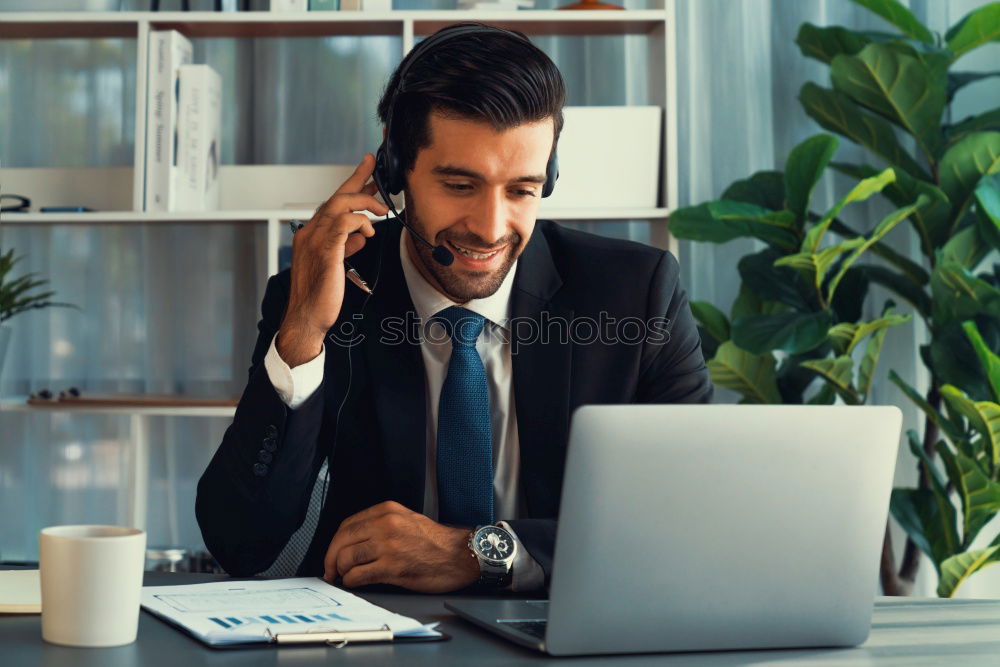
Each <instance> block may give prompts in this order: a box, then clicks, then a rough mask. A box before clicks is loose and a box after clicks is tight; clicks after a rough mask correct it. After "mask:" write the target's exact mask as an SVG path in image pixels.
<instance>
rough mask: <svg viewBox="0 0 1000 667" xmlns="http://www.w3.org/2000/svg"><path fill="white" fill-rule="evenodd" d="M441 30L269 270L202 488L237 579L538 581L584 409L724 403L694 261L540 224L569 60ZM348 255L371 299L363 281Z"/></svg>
mask: <svg viewBox="0 0 1000 667" xmlns="http://www.w3.org/2000/svg"><path fill="white" fill-rule="evenodd" d="M426 42H427V43H426V44H422V45H421V46H419V47H418V48H416V49H414V51H413V52H411V53H410V54H409V55H408V56H407V57H406V58H405V59H404V60H403V62H402V63H401V64H400V67H399V69H397V71H396V72H395V73H394V75H393V77H392V78H391V79H390V81H389V84H388V86H387V89H386V93H385V95H384V96H383V98H382V100H381V102H380V104H379V115H380V119H381V120H382V122H383V123H384V124H385V126H386V130H385V135H384V143H383V145H382V147H381V148H380V150H379V155H378V159H377V160H376V157H375V156H372V155H371V154H368V155H366V156H365V157H364V159H363V160H362V162H361V164H359V165H358V168H357V170H356V171H355V172H354V174H353V175H352V176H351V177H350V178H349V179H348V180H347V181H346V182H345V183H344V184H343V185H341V187H340V188H339V189H338V190H337V191H336V192H335V193H334V194H333V196H331V197H330V199H328V200H327V201H326V202H325V203H324V204H323V205H321V206H320V207H319V208H318V209H317V211H316V214H315V215H314V216H313V218H312V219H311V220H310V221H309V222H308V223H307V224H306V225H305V227H304V228H303V229H302V230H301V231H300V232H298V233H297V234H296V235H295V236H294V239H293V249H292V253H293V255H292V256H293V260H292V266H291V269H290V270H286V271H283V272H281V273H279V274H277V275H275V276H272V277H271V278H270V280H269V281H268V284H267V289H266V292H265V295H264V299H263V303H262V307H261V320H260V322H259V324H258V329H259V337H258V339H257V344H256V347H255V349H254V352H253V357H252V363H251V367H250V377H249V382H248V384H247V387H246V389H245V390H244V393H243V396H242V398H241V400H240V403H239V406H238V407H237V410H236V416H235V419H234V420H233V423H232V425H231V426H230V427H229V428H228V430H227V431H226V434H225V437H224V439H223V442H222V444H221V445H220V446H219V448H218V451H217V452H216V454H215V456H214V458H213V459H212V461H211V463H210V464H209V466H208V468H207V470H206V471H205V473H204V475H203V476H202V478H201V481H200V482H199V485H198V498H197V506H196V512H197V516H198V521H199V524H200V526H201V529H202V534H203V536H204V538H205V543H206V545H207V546H208V547H209V549H210V550H211V552H212V554H213V555H214V556H215V557H216V558H217V560H218V561H219V563H220V564H221V565H222V566H223V567H224V568H225V569H226V570H227V571H228V572H230V573H232V574H234V575H251V574H257V573H261V572H263V573H265V574H272V575H279V574H288V575H291V574H295V573H298V574H300V575H317V576H319V575H322V576H324V578H326V579H327V580H328V581H331V582H333V581H334V580H338V579H341V580H342V582H343V584H344V585H346V586H358V585H364V584H374V583H385V584H395V585H399V586H403V587H406V588H410V589H413V590H418V591H425V592H446V591H453V590H457V589H461V588H465V587H467V586H469V585H472V584H474V583H476V582H477V581H479V582H480V583H481V584H483V585H493V586H497V587H501V588H506V587H512V588H513V589H514V590H519V591H520V590H530V589H535V588H539V587H541V586H543V585H544V584H545V582H547V580H548V577H549V575H550V574H551V563H552V555H553V548H554V542H555V532H556V521H557V516H558V511H559V502H560V492H561V486H562V475H563V465H564V461H565V455H566V445H567V437H568V428H569V422H570V415H571V413H572V411H573V410H574V409H575V408H576V407H578V406H580V405H584V404H592V403H685V402H688V403H698V402H708V401H709V400H710V399H711V395H712V385H711V382H710V381H709V379H708V373H707V370H706V368H705V364H704V360H703V357H702V353H701V347H700V341H699V338H698V334H697V330H696V327H695V324H694V321H693V319H692V317H691V314H690V310H689V307H688V303H687V298H686V296H685V294H684V291H683V290H682V289H681V287H680V285H679V283H678V267H677V262H676V260H675V259H674V258H673V257H672V256H671V255H670V254H669V253H666V252H662V251H660V250H657V249H654V248H651V247H649V246H644V245H640V244H637V243H631V242H626V241H617V240H610V239H605V238H602V237H598V236H593V235H589V234H585V233H582V232H576V231H571V230H569V229H566V228H564V227H561V226H559V225H557V224H555V223H553V222H551V221H545V220H537V221H536V213H537V210H538V204H539V200H540V198H541V197H542V196H544V195H547V194H548V193H549V192H551V189H552V187H553V185H554V181H555V176H556V173H557V172H556V167H555V164H556V162H555V149H556V144H557V141H558V137H559V132H560V130H561V127H562V111H561V109H562V106H563V103H564V99H565V91H564V86H563V81H562V78H561V76H560V74H559V72H558V70H557V69H556V67H555V65H554V64H553V63H552V62H551V60H549V58H548V57H547V56H545V54H544V53H542V52H541V51H540V50H539V49H537V48H536V47H534V46H533V45H532V44H531V43H530V42H529V41H528V40H527V39H526V38H524V37H523V35H520V34H519V33H512V32H509V31H505V30H499V29H488V28H486V27H484V26H471V27H470V26H468V25H466V26H464V27H462V26H459V27H455V26H452V27H450V28H446V29H444V30H442V31H441V32H439V33H437V34H436V35H435V36H432V37H431V38H428V40H426ZM595 159H599V156H595ZM607 168H609V169H612V168H615V165H607ZM373 173H374V176H375V181H376V182H375V183H369V182H368V180H369V177H371V176H372V175H373ZM379 186H381V190H383V191H385V190H389V191H390V192H392V193H395V192H396V191H397V190H398V189H403V190H404V191H405V196H406V210H405V218H404V220H405V222H406V223H407V226H408V228H407V229H403V228H402V226H401V225H400V224H399V223H398V222H396V221H395V220H389V219H387V220H385V221H382V222H378V223H375V224H372V223H371V222H370V220H369V218H368V216H367V215H366V214H364V213H359V211H369V212H371V213H374V214H376V215H379V216H381V215H386V214H387V213H388V211H389V208H388V207H387V206H386V205H385V204H384V203H383V201H379V200H378V199H376V198H375V197H374V194H375V193H376V191H377V190H378V189H380V188H379ZM422 239H426V241H425V240H422ZM449 255H450V256H451V260H452V261H450V262H449V261H448V260H449V257H448V256H449ZM346 257H350V262H351V264H352V265H353V266H354V267H355V268H356V269H357V271H358V272H359V273H360V275H361V276H364V277H365V278H366V279H368V280H369V282H370V283H371V284H372V287H373V288H374V293H373V294H370V295H369V294H367V293H365V292H364V291H362V289H358V288H356V287H354V286H353V285H347V278H346V274H345V270H344V260H345V258H346ZM637 509H638V508H637ZM623 519H626V520H627V519H629V518H628V517H623ZM494 522H497V523H498V525H499V526H500V527H501V529H502V530H501V533H500V534H501V535H503V536H509V537H510V538H511V539H512V540H513V542H514V543H516V545H517V547H518V548H517V549H516V550H515V551H513V552H512V553H513V554H514V555H513V557H512V560H511V561H510V562H508V563H507V565H506V570H505V571H504V572H501V573H500V574H499V575H496V576H492V575H490V574H489V573H488V572H487V570H486V569H485V568H486V566H485V565H484V564H483V560H482V559H481V558H478V557H477V552H475V551H474V550H472V549H471V546H472V542H471V539H470V535H471V533H472V531H473V530H474V529H476V528H477V526H478V525H487V524H493V523H494ZM503 531H506V532H503ZM477 534H478V533H477ZM502 544H504V545H505V542H503V543H502ZM508 575H509V576H508Z"/></svg>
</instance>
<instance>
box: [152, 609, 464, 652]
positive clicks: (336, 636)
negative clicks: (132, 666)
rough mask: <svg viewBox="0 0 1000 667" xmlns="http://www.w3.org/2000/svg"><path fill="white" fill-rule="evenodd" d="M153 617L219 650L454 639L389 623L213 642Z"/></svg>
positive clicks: (409, 642) (204, 644) (407, 642)
mask: <svg viewBox="0 0 1000 667" xmlns="http://www.w3.org/2000/svg"><path fill="white" fill-rule="evenodd" d="M144 611H145V612H146V613H148V614H149V615H150V616H152V617H153V618H156V619H159V620H161V621H163V622H164V623H166V624H167V625H169V626H170V627H172V628H176V629H177V630H180V631H181V632H183V633H184V634H185V635H187V636H188V637H190V638H191V639H194V640H197V641H198V643H199V644H201V645H203V646H207V647H208V648H210V649H214V650H217V651H228V650H232V649H267V648H279V647H280V648H290V647H296V646H300V647H301V646H311V647H313V648H315V647H316V646H317V645H318V644H326V645H327V646H330V647H332V648H344V647H346V646H349V645H351V644H419V643H425V642H444V641H450V640H451V635H450V634H448V633H447V632H444V631H443V630H438V633H440V634H439V636H437V637H406V636H402V637H397V636H394V635H393V634H392V630H390V629H389V628H388V626H382V628H380V629H378V630H355V631H351V632H278V633H271V641H264V642H240V643H234V644H212V643H210V642H207V641H205V640H204V639H202V638H201V637H199V636H198V635H197V634H196V633H194V632H191V630H189V629H188V628H186V627H184V626H183V625H181V624H180V623H176V622H174V621H172V620H170V619H169V618H166V617H165V616H160V615H159V614H156V613H154V612H151V611H149V610H148V609H144Z"/></svg>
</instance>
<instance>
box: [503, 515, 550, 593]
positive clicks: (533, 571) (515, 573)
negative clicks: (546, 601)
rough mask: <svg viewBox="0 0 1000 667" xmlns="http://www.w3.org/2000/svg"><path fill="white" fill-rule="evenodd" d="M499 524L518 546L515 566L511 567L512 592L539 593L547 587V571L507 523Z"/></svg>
mask: <svg viewBox="0 0 1000 667" xmlns="http://www.w3.org/2000/svg"><path fill="white" fill-rule="evenodd" d="M497 524H498V525H499V526H500V527H501V528H503V529H504V530H506V531H507V532H508V533H510V534H511V535H513V536H514V543H515V544H517V554H516V555H515V556H514V564H513V566H511V572H510V574H511V576H510V590H512V591H514V592H515V593H525V592H528V591H537V590H539V589H540V588H542V587H543V586H544V585H545V570H543V569H542V566H541V565H539V564H538V561H536V560H535V559H534V558H532V556H531V554H530V553H528V550H527V549H525V548H524V545H523V544H521V540H519V539H518V538H517V533H515V532H514V529H513V528H511V527H510V524H509V523H507V522H506V521H498V522H497Z"/></svg>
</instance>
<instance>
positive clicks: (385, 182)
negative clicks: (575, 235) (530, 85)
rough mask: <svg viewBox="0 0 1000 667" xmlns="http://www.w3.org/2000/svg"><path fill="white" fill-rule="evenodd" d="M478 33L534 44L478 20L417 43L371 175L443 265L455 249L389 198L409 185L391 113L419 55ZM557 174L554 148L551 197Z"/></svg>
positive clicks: (548, 175) (548, 170)
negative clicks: (417, 225)
mask: <svg viewBox="0 0 1000 667" xmlns="http://www.w3.org/2000/svg"><path fill="white" fill-rule="evenodd" d="M475 33H494V34H495V33H502V34H505V35H510V36H512V37H516V38H517V39H519V40H521V41H523V42H527V43H529V44H531V42H530V41H529V40H528V39H527V38H526V37H524V36H523V35H519V34H517V33H516V32H513V31H510V30H506V29H504V28H497V27H494V26H488V25H484V24H478V23H463V24H459V25H456V26H451V27H448V28H444V29H443V30H439V31H438V32H436V33H434V34H433V35H431V36H430V37H428V38H427V39H425V40H424V41H422V42H420V44H418V45H417V46H415V47H414V49H413V51H412V53H411V54H410V56H409V58H408V59H407V60H406V62H405V63H403V64H402V65H401V66H400V70H399V77H398V78H397V79H396V87H395V88H394V89H393V91H392V92H391V93H390V95H391V96H390V98H389V112H388V116H387V118H386V123H385V128H386V132H385V138H384V139H383V140H382V144H381V145H380V146H379V147H378V152H377V153H376V154H375V171H374V173H373V174H372V179H373V180H374V181H375V187H376V188H377V189H378V192H379V194H380V195H381V196H382V200H383V201H385V203H386V204H387V205H388V206H389V209H390V210H391V211H392V214H393V216H395V218H396V219H397V220H399V222H400V223H401V224H402V225H403V226H404V227H406V228H407V229H408V230H409V231H410V233H411V234H412V235H413V237H414V238H416V239H417V240H419V241H420V242H421V243H423V244H424V245H426V246H427V247H428V248H433V252H432V253H431V255H432V256H433V257H434V260H435V261H437V263H438V264H441V265H442V266H450V265H451V263H452V262H454V261H455V256H454V255H453V254H452V252H451V251H450V250H448V248H446V247H444V246H443V245H437V246H436V245H434V244H433V243H431V242H430V241H428V240H427V239H425V238H424V237H423V236H421V235H420V234H419V233H418V232H417V231H416V230H414V229H413V227H411V226H410V225H409V224H408V223H407V222H406V220H405V219H404V218H402V217H400V215H399V213H398V212H396V207H395V206H394V205H393V203H392V200H391V199H390V198H389V194H393V195H395V194H399V193H400V191H402V189H403V188H404V187H405V186H406V174H405V170H404V168H403V164H402V162H401V161H400V159H399V155H398V154H397V153H396V151H395V150H394V149H393V146H392V116H393V111H394V109H395V107H396V99H397V98H398V97H399V95H400V94H401V93H403V92H405V90H406V87H405V83H406V74H407V72H409V70H410V68H411V67H412V66H413V63H415V62H417V61H418V60H420V58H422V57H424V56H425V55H426V54H427V53H428V52H430V51H431V50H432V49H434V48H436V47H438V46H440V45H441V44H443V43H445V42H447V41H450V40H452V39H455V38H456V37H461V36H463V35H471V34H475ZM558 178H559V161H558V160H557V159H556V153H555V151H552V155H551V157H549V161H548V163H547V164H546V165H545V184H544V185H543V186H542V197H548V196H549V195H551V194H552V190H553V189H555V185H556V180H557V179H558Z"/></svg>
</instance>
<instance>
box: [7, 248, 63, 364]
mask: <svg viewBox="0 0 1000 667" xmlns="http://www.w3.org/2000/svg"><path fill="white" fill-rule="evenodd" d="M22 259H23V257H14V250H13V249H11V250H8V251H7V252H6V253H5V254H2V255H0V374H2V373H3V361H4V357H5V356H6V354H7V347H8V345H9V344H10V336H11V331H12V329H11V327H10V325H6V324H4V323H5V322H6V321H7V320H9V319H10V318H12V317H14V316H15V315H17V314H19V313H23V312H24V311H26V310H32V309H35V308H48V307H49V306H69V307H74V306H72V304H68V303H55V302H52V301H49V297H51V296H52V295H53V294H55V292H40V293H37V292H36V293H34V294H32V293H31V291H32V290H35V289H37V288H38V287H40V286H42V285H45V284H46V283H47V282H48V281H47V280H35V279H33V278H32V277H33V276H34V275H35V274H34V273H28V274H26V275H23V276H21V277H19V278H11V277H8V276H9V274H10V272H11V270H12V269H13V268H14V265H15V264H17V263H18V262H19V261H21V260H22Z"/></svg>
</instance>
